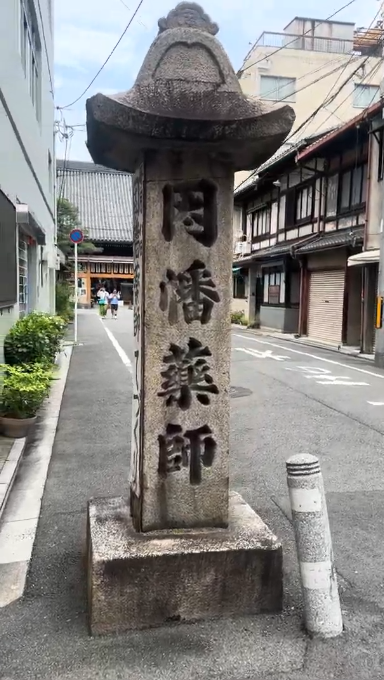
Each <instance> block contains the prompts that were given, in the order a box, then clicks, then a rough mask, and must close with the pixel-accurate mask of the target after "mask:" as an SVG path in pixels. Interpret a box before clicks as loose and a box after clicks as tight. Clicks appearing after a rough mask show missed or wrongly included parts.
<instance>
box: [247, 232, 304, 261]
mask: <svg viewBox="0 0 384 680" xmlns="http://www.w3.org/2000/svg"><path fill="white" fill-rule="evenodd" d="M304 239H305V240H306V238H305V237H304V236H302V237H300V238H295V239H292V240H291V241H284V242H282V243H276V245H275V246H270V247H269V248H263V250H258V251H256V253H254V254H253V257H254V259H255V260H261V259H263V257H273V256H274V255H285V254H286V253H290V252H291V250H292V248H293V246H295V247H296V246H297V244H298V243H300V242H301V241H303V240H304Z"/></svg>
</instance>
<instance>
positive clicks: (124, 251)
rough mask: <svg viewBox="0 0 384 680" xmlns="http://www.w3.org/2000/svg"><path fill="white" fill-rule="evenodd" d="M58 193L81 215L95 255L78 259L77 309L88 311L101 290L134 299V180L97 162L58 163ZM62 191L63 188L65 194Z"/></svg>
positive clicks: (82, 223)
mask: <svg viewBox="0 0 384 680" xmlns="http://www.w3.org/2000/svg"><path fill="white" fill-rule="evenodd" d="M57 180H58V191H59V193H60V190H61V194H62V196H63V197H64V198H66V199H67V200H68V201H70V203H72V205H74V206H76V207H77V209H78V211H79V219H80V223H81V226H82V228H83V229H84V231H85V232H86V233H87V238H88V240H89V241H91V242H92V243H93V244H94V245H95V246H96V247H97V249H98V250H97V252H95V253H90V254H84V253H79V256H78V281H77V285H78V292H79V304H80V305H81V306H90V304H91V300H92V298H94V297H95V296H96V293H97V290H98V289H99V288H100V286H102V285H103V286H105V287H106V288H107V289H108V290H110V291H112V290H113V289H114V288H116V289H117V290H118V291H119V292H120V294H121V297H122V299H123V300H124V302H126V303H127V304H131V303H132V298H133V245H132V241H133V237H132V178H131V175H129V174H128V173H125V172H118V171H115V170H110V169H109V168H104V167H103V166H100V165H95V164H94V163H87V162H79V161H60V160H58V161H57ZM61 187H62V189H61Z"/></svg>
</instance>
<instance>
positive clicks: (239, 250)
mask: <svg viewBox="0 0 384 680" xmlns="http://www.w3.org/2000/svg"><path fill="white" fill-rule="evenodd" d="M243 245H244V244H243V243H242V242H240V241H238V242H237V243H235V254H236V255H241V254H242V252H243Z"/></svg>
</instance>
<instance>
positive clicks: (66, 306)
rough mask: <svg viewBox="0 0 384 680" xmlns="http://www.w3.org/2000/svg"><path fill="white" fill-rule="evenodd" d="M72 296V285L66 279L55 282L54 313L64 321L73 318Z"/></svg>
mask: <svg viewBox="0 0 384 680" xmlns="http://www.w3.org/2000/svg"><path fill="white" fill-rule="evenodd" d="M72 296H73V287H72V286H71V285H70V284H69V283H68V282H67V281H58V282H57V283H56V313H57V314H58V315H59V316H61V318H62V319H64V321H66V322H68V321H71V320H72V319H73V308H74V303H73V300H72Z"/></svg>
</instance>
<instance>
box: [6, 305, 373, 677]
mask: <svg viewBox="0 0 384 680" xmlns="http://www.w3.org/2000/svg"><path fill="white" fill-rule="evenodd" d="M103 324H104V325H105V328H106V329H108V330H109V334H108V333H107V332H106V331H105V329H104V328H103ZM131 327H132V313H131V312H128V311H127V310H121V315H120V318H119V319H118V320H117V321H112V320H111V319H107V320H106V321H105V322H101V321H100V320H99V319H98V318H97V316H96V313H95V312H93V311H91V312H88V313H84V314H82V315H81V316H80V325H79V331H80V337H79V339H80V342H82V343H83V344H82V345H81V346H79V347H77V348H76V349H75V351H74V354H73V357H72V363H71V368H70V373H69V379H68V383H67V388H66V391H65V395H64V400H63V405H62V412H61V418H60V421H59V428H58V433H57V437H56V442H55V447H54V451H53V456H52V460H51V465H50V470H49V475H48V481H47V485H46V489H45V493H44V498H43V506H42V513H41V518H40V523H39V527H38V533H37V539H36V543H35V549H34V554H33V559H32V564H31V570H30V574H29V579H28V583H27V590H26V594H25V597H24V599H23V600H22V601H19V602H17V603H15V604H13V605H10V606H8V607H6V608H4V609H2V610H0V678H2V679H3V680H19V679H20V680H21V679H23V680H24V679H28V678H39V679H41V680H48V679H49V680H91V679H92V680H95V679H97V678H103V680H104V679H105V680H108V679H109V678H111V679H116V678H127V679H131V678H135V680H149V679H151V680H163V679H164V680H165V679H166V678H170V677H171V676H172V677H177V678H178V680H191V679H192V678H199V680H200V679H202V680H208V678H221V679H225V680H227V679H228V680H245V679H246V678H247V679H251V680H261V679H263V680H264V679H265V678H266V677H268V678H271V680H304V679H311V680H327V679H328V678H334V679H344V678H345V680H347V679H348V680H365V679H368V678H369V679H370V680H375V679H376V678H377V679H379V678H382V677H383V671H382V664H383V658H384V656H383V655H384V635H383V633H384V617H383V610H384V577H383V539H382V537H383V530H384V510H383V507H384V504H383V487H384V474H383V456H382V449H383V433H384V421H383V414H384V372H381V371H378V370H376V369H374V368H373V366H372V365H371V364H369V363H364V362H362V361H360V360H357V359H354V358H349V357H342V358H340V357H339V356H338V355H336V354H335V353H333V352H328V351H322V350H315V349H313V348H310V349H306V348H304V347H299V348H298V347H297V346H296V345H294V344H293V343H289V342H285V341H283V340H276V339H269V338H265V337H263V338H260V337H258V336H257V335H255V334H253V333H251V332H247V331H242V330H239V331H234V333H233V364H232V367H233V368H232V384H233V386H234V387H242V388H245V389H246V390H249V391H250V394H249V393H248V394H247V396H243V397H241V396H238V397H237V396H236V392H235V391H234V392H233V396H234V398H233V399H232V448H231V453H232V463H231V464H232V467H231V483H232V486H233V488H234V489H235V490H237V491H239V492H240V493H242V494H243V496H244V497H245V498H246V500H247V501H248V502H249V503H250V504H251V505H252V506H253V507H254V508H255V509H256V510H257V512H259V514H260V515H261V516H262V517H263V518H264V519H265V520H266V521H267V522H268V523H269V524H270V526H271V527H272V528H273V530H274V531H275V532H276V533H277V534H278V535H279V536H280V537H281V538H282V540H283V543H284V549H285V606H284V612H283V614H282V615H281V616H267V617H257V618H242V619H234V620H229V621H216V622H208V623H204V624H195V625H183V626H177V625H176V626H169V627H167V628H163V629H159V630H154V631H145V632H141V633H134V634H129V635H125V636H122V637H117V638H106V639H90V638H89V637H88V636H87V628H86V614H85V612H86V600H85V587H84V536H85V510H86V502H87V499H88V498H90V497H91V496H95V495H106V496H108V495H118V494H121V493H125V492H126V488H127V477H128V460H129V439H130V425H129V420H130V407H131V405H130V399H131V376H130V371H129V358H131V359H132V346H131ZM111 334H112V335H111ZM111 339H112V340H113V341H114V344H113V343H112V342H111ZM116 342H117V343H118V345H117V344H116ZM117 348H119V351H120V354H119V353H118V352H117V351H116V349H117ZM127 357H128V359H127ZM370 402H372V403H370ZM378 404H380V405H378ZM298 451H310V452H312V453H316V454H317V455H319V457H320V459H321V463H322V468H323V472H324V477H325V483H326V489H327V492H328V493H327V496H328V504H329V511H330V519H331V524H332V531H333V537H334V547H335V553H336V561H337V568H338V571H339V573H340V575H341V576H340V585H341V591H342V606H343V611H344V618H345V625H346V632H345V634H344V635H343V636H342V637H341V638H339V639H337V640H333V641H328V642H320V641H310V640H308V639H307V638H306V637H305V636H304V634H303V633H302V631H301V617H300V600H301V598H300V588H299V582H298V575H297V564H296V559H295V550H294V544H293V540H292V531H291V526H290V523H289V521H288V519H287V517H286V514H285V513H286V512H287V493H286V483H285V460H286V458H287V457H288V456H289V454H290V453H296V452H298Z"/></svg>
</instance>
